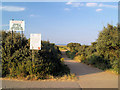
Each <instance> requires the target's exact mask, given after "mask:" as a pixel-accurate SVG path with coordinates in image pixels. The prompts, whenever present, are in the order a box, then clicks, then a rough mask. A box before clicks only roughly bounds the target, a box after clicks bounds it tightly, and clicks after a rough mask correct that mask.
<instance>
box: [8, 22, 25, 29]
mask: <svg viewBox="0 0 120 90" xmlns="http://www.w3.org/2000/svg"><path fill="white" fill-rule="evenodd" d="M12 30H13V31H24V30H25V21H15V20H10V31H12Z"/></svg>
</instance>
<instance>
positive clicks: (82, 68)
mask: <svg viewBox="0 0 120 90" xmlns="http://www.w3.org/2000/svg"><path fill="white" fill-rule="evenodd" d="M62 53H63V57H64V58H65V63H66V64H67V65H68V66H69V67H70V70H71V73H74V74H75V75H76V76H77V77H78V79H79V80H78V81H77V83H79V85H80V86H81V88H118V76H117V75H115V74H112V73H108V72H104V71H102V70H100V69H97V68H94V67H91V66H88V65H85V64H82V63H79V62H76V61H74V60H70V59H69V58H67V56H66V55H65V51H63V52H62Z"/></svg>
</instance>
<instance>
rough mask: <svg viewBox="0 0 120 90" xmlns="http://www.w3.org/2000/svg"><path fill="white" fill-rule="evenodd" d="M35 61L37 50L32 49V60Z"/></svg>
mask: <svg viewBox="0 0 120 90" xmlns="http://www.w3.org/2000/svg"><path fill="white" fill-rule="evenodd" d="M34 61H35V52H34V50H32V62H33V63H34Z"/></svg>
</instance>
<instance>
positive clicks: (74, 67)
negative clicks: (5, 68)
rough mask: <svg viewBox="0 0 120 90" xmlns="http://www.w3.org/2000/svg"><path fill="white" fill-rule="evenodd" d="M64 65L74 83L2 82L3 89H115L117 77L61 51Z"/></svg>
mask: <svg viewBox="0 0 120 90" xmlns="http://www.w3.org/2000/svg"><path fill="white" fill-rule="evenodd" d="M62 54H63V58H64V59H65V60H64V61H65V64H67V65H68V66H69V67H70V70H71V73H74V74H75V75H76V76H77V78H78V80H76V81H16V80H2V87H3V88H117V87H118V76H117V75H114V74H112V73H108V72H104V71H102V70H99V69H97V68H93V67H91V66H88V65H85V64H82V63H79V62H76V61H74V60H70V59H69V58H67V56H66V54H65V51H62Z"/></svg>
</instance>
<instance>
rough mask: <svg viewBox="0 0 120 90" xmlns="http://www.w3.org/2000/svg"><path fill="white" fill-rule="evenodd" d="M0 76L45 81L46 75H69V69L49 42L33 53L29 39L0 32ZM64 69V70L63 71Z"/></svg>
mask: <svg viewBox="0 0 120 90" xmlns="http://www.w3.org/2000/svg"><path fill="white" fill-rule="evenodd" d="M2 40H3V42H2V76H3V77H6V76H9V77H18V78H19V77H25V78H27V79H33V78H38V79H45V78H46V77H47V76H48V75H53V76H57V75H64V74H69V72H70V70H69V68H68V67H67V66H66V65H64V64H63V63H62V62H61V61H60V59H61V52H60V50H59V48H58V47H57V46H56V45H55V44H53V43H50V42H49V41H42V45H41V50H39V51H34V53H35V54H34V57H35V58H34V61H33V60H32V51H31V50H30V49H29V47H30V39H26V38H25V37H23V38H21V34H20V33H16V32H14V33H13V40H12V35H11V32H5V31H3V32H2ZM64 68H65V69H64Z"/></svg>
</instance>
